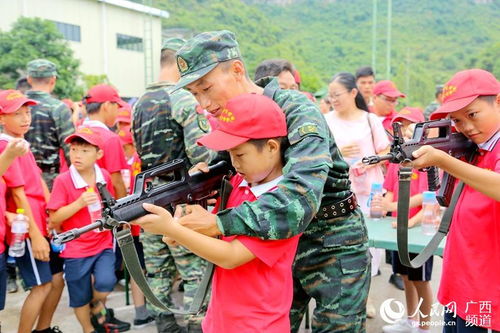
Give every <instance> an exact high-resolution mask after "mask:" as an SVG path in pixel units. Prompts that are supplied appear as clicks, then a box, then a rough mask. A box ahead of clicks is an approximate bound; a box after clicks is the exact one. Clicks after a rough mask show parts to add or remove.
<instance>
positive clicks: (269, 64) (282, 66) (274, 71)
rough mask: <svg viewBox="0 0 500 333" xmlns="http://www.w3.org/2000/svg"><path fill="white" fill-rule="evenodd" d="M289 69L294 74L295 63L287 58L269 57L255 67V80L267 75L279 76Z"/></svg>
mask: <svg viewBox="0 0 500 333" xmlns="http://www.w3.org/2000/svg"><path fill="white" fill-rule="evenodd" d="M284 71H289V72H290V73H291V74H292V75H293V72H294V71H295V70H294V68H293V65H292V64H291V63H290V62H289V61H288V60H285V59H267V60H264V61H263V62H261V63H260V64H259V66H257V68H256V69H255V77H254V81H257V80H260V79H262V78H263V77H267V76H278V75H280V74H281V72H284Z"/></svg>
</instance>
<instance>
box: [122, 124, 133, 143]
mask: <svg viewBox="0 0 500 333" xmlns="http://www.w3.org/2000/svg"><path fill="white" fill-rule="evenodd" d="M118 136H119V137H120V141H121V142H122V145H126V144H133V143H134V140H133V139H132V132H131V131H130V126H126V127H123V128H122V129H121V130H119V131H118Z"/></svg>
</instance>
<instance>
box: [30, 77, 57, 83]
mask: <svg viewBox="0 0 500 333" xmlns="http://www.w3.org/2000/svg"><path fill="white" fill-rule="evenodd" d="M30 77H31V80H32V81H33V82H34V83H37V84H49V83H50V80H51V79H52V78H53V77H54V76H49V77H33V76H30Z"/></svg>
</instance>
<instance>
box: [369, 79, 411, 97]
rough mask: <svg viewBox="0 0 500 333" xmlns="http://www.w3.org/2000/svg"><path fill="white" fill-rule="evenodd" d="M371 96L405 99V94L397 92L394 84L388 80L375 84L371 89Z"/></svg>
mask: <svg viewBox="0 0 500 333" xmlns="http://www.w3.org/2000/svg"><path fill="white" fill-rule="evenodd" d="M373 94H374V95H384V96H387V97H403V98H405V97H406V95H405V94H403V93H402V92H401V91H399V90H398V88H396V85H395V84H394V82H392V81H389V80H382V81H379V82H377V83H376V84H375V86H374V87H373Z"/></svg>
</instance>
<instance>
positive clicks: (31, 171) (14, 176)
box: [0, 135, 47, 240]
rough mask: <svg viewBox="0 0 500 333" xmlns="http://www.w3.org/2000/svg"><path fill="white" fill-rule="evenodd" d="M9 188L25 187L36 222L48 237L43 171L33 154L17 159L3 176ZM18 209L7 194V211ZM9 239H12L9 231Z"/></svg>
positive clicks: (0, 144) (2, 142)
mask: <svg viewBox="0 0 500 333" xmlns="http://www.w3.org/2000/svg"><path fill="white" fill-rule="evenodd" d="M5 137H6V136H5V135H4V136H2V137H1V138H0V153H1V152H3V151H4V150H5V147H6V146H7V143H8V141H7V140H8V139H5ZM3 178H4V180H5V183H6V184H7V187H11V188H12V187H19V186H24V193H25V194H26V197H27V198H28V202H29V205H30V208H31V211H32V213H33V217H34V218H35V222H36V224H37V226H38V228H39V229H40V232H41V233H42V235H43V236H47V214H46V212H45V208H46V202H45V195H44V193H43V187H42V171H41V170H40V168H39V167H38V166H37V165H36V162H35V157H34V156H33V153H32V152H28V153H27V154H25V155H23V156H19V157H17V158H16V159H15V163H13V164H12V165H11V166H10V167H9V169H8V170H7V172H6V173H5V174H4V175H3ZM17 208H18V207H16V204H15V202H14V199H13V198H12V196H11V195H9V193H7V210H8V211H9V212H13V213H15V212H16V210H17ZM7 235H8V237H7V239H8V240H9V239H10V235H9V231H8V232H7Z"/></svg>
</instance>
